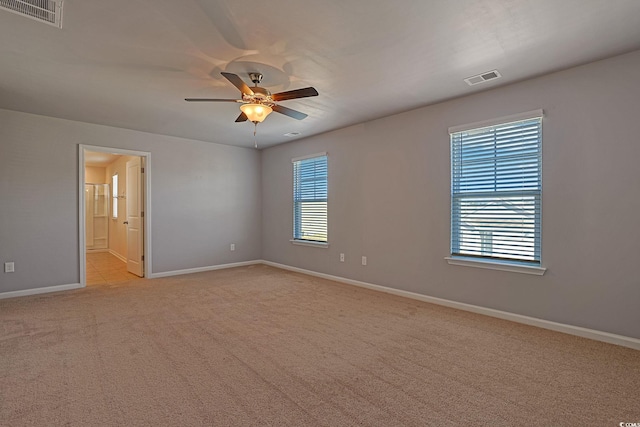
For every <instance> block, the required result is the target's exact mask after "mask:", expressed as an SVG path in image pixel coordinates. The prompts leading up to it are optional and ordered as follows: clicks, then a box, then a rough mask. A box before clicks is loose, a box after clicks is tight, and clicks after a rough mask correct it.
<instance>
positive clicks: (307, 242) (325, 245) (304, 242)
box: [289, 239, 329, 248]
mask: <svg viewBox="0 0 640 427" xmlns="http://www.w3.org/2000/svg"><path fill="white" fill-rule="evenodd" d="M289 241H290V242H291V243H293V244H294V245H300V246H312V247H314V248H328V247H329V244H328V243H326V242H312V241H310V240H295V239H291V240H289Z"/></svg>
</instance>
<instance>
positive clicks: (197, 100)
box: [184, 98, 242, 102]
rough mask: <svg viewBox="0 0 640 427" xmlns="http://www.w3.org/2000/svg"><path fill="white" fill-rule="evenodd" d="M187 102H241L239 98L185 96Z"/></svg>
mask: <svg viewBox="0 0 640 427" xmlns="http://www.w3.org/2000/svg"><path fill="white" fill-rule="evenodd" d="M184 100H185V101H187V102H242V100H241V99H217V98H185V99H184Z"/></svg>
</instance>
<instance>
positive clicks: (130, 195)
mask: <svg viewBox="0 0 640 427" xmlns="http://www.w3.org/2000/svg"><path fill="white" fill-rule="evenodd" d="M142 173H143V168H142V165H141V162H140V157H136V158H135V159H133V160H129V161H128V162H127V198H126V201H127V270H128V271H129V272H130V273H133V274H135V275H136V276H140V277H144V268H143V267H144V262H143V260H144V245H143V237H144V236H143V230H144V226H143V221H144V212H143V211H142V207H143V206H144V203H143V198H144V192H143V186H142V183H143V182H144V181H143V179H142Z"/></svg>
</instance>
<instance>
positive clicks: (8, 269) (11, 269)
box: [4, 262, 16, 273]
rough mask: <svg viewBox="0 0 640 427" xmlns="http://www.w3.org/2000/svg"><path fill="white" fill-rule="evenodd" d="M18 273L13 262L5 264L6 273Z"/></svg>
mask: <svg viewBox="0 0 640 427" xmlns="http://www.w3.org/2000/svg"><path fill="white" fill-rule="evenodd" d="M14 271H16V269H15V264H14V263H13V262H5V263H4V272H5V273H13V272H14Z"/></svg>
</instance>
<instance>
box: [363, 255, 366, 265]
mask: <svg viewBox="0 0 640 427" xmlns="http://www.w3.org/2000/svg"><path fill="white" fill-rule="evenodd" d="M362 265H367V257H366V256H363V257H362Z"/></svg>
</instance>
